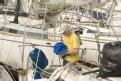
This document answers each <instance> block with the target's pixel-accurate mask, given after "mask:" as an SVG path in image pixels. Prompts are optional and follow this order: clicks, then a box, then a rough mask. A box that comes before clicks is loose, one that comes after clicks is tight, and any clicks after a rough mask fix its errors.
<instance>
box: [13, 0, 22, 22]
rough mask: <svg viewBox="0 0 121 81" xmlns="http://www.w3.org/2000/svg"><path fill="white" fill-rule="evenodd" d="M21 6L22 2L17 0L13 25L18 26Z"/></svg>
mask: <svg viewBox="0 0 121 81" xmlns="http://www.w3.org/2000/svg"><path fill="white" fill-rule="evenodd" d="M20 6H21V0H17V2H16V8H15V18H14V21H13V23H16V24H18V17H19V12H20V8H21V7H20Z"/></svg>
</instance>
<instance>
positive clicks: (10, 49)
mask: <svg viewBox="0 0 121 81" xmlns="http://www.w3.org/2000/svg"><path fill="white" fill-rule="evenodd" d="M17 7H18V6H17ZM21 9H22V7H21V8H20V11H21ZM20 11H19V12H20ZM16 38H17V37H15V39H14V40H16ZM13 44H14V42H13V43H12V44H11V48H10V50H9V52H8V53H9V54H8V56H7V61H8V57H9V55H10V53H11V51H12V49H13V46H14V45H13Z"/></svg>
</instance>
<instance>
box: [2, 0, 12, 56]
mask: <svg viewBox="0 0 121 81" xmlns="http://www.w3.org/2000/svg"><path fill="white" fill-rule="evenodd" d="M9 3H10V0H9V1H8V4H7V10H8V7H9ZM7 10H6V11H5V14H4V15H3V16H4V17H3V18H4V19H5V20H4V22H3V28H5V26H6V22H7V18H6V17H7V13H8V11H7ZM4 33H5V32H4V31H2V35H1V36H2V38H4ZM1 42H2V45H1V55H2V51H3V49H4V48H3V43H4V41H3V40H2V41H1Z"/></svg>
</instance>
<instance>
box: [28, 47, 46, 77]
mask: <svg viewBox="0 0 121 81" xmlns="http://www.w3.org/2000/svg"><path fill="white" fill-rule="evenodd" d="M29 57H30V58H31V60H32V62H33V63H32V66H33V68H34V69H36V71H39V72H40V73H38V72H35V76H34V79H40V78H41V77H40V76H39V75H41V71H40V70H39V69H38V68H37V67H39V68H41V69H44V68H45V67H46V66H47V65H48V59H47V57H46V56H45V54H44V52H43V51H42V50H40V49H38V48H34V49H33V51H32V52H30V53H29ZM37 58H38V62H37ZM36 63H37V67H36Z"/></svg>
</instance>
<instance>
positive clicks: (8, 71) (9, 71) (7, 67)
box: [5, 64, 16, 81]
mask: <svg viewBox="0 0 121 81" xmlns="http://www.w3.org/2000/svg"><path fill="white" fill-rule="evenodd" d="M5 66H6V68H7V70H8V72H9V73H10V76H11V77H12V79H13V80H14V81H16V79H15V77H14V76H13V75H12V73H11V71H10V69H9V68H8V67H7V65H6V64H5Z"/></svg>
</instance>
